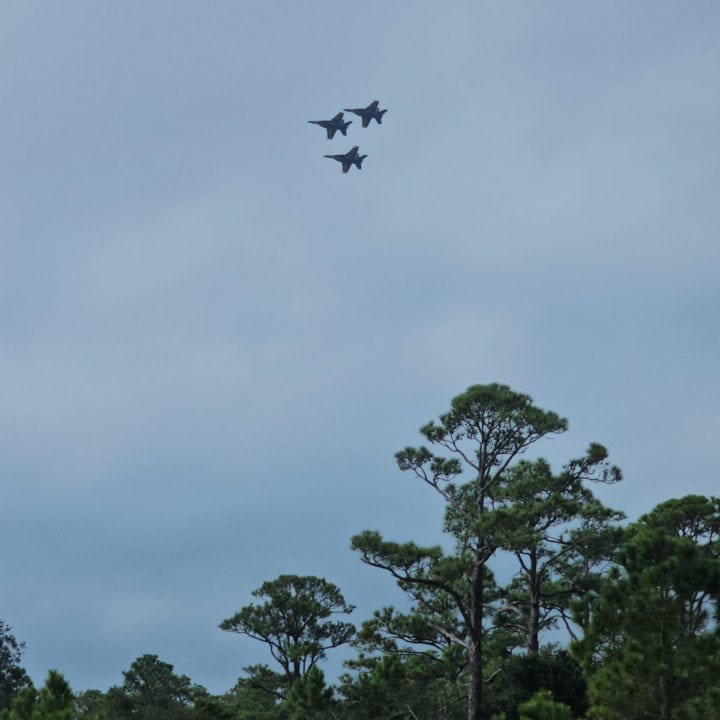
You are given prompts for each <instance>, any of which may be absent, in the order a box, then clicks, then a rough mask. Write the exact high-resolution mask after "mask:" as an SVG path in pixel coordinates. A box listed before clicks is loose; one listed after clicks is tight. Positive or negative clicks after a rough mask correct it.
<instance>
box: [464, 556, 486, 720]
mask: <svg viewBox="0 0 720 720" xmlns="http://www.w3.org/2000/svg"><path fill="white" fill-rule="evenodd" d="M484 580H485V562H484V561H483V559H482V558H481V557H477V558H476V559H475V569H474V573H473V582H472V596H471V599H470V612H471V615H472V627H471V628H470V638H471V644H470V650H469V651H468V655H469V658H468V659H469V661H470V688H469V692H468V720H483V710H482V696H483V605H484V597H483V590H484Z"/></svg>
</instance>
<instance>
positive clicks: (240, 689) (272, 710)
mask: <svg viewBox="0 0 720 720" xmlns="http://www.w3.org/2000/svg"><path fill="white" fill-rule="evenodd" d="M244 670H245V673H246V675H245V677H241V678H239V679H238V681H237V683H235V686H234V687H233V688H232V689H231V690H230V691H229V692H228V693H227V694H226V695H225V696H224V698H223V700H224V702H225V703H226V704H227V705H228V706H229V707H231V708H232V710H233V712H234V715H233V717H234V718H236V719H237V720H277V719H278V718H280V716H281V701H282V700H283V699H284V698H285V697H286V695H287V692H288V687H289V680H288V678H287V676H286V675H285V674H284V673H277V672H275V671H273V670H271V669H270V668H269V667H268V666H267V665H252V666H250V667H246V668H244Z"/></svg>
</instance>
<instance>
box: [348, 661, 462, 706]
mask: <svg viewBox="0 0 720 720" xmlns="http://www.w3.org/2000/svg"><path fill="white" fill-rule="evenodd" d="M359 665H362V667H361V668H359V671H358V672H357V674H356V675H352V676H351V675H345V676H343V678H341V680H342V682H341V685H340V694H341V695H342V697H343V702H342V703H341V704H340V705H339V707H338V709H337V713H339V717H340V718H342V720H366V718H373V720H437V719H438V718H442V719H443V720H462V719H463V718H465V717H466V715H467V691H466V677H465V676H464V675H461V676H457V675H453V674H451V673H448V667H447V666H445V665H444V664H443V663H439V662H437V661H435V660H432V659H431V658H429V657H426V656H418V657H406V658H403V657H400V656H398V655H386V656H383V657H380V658H377V657H375V658H364V660H363V661H362V663H359Z"/></svg>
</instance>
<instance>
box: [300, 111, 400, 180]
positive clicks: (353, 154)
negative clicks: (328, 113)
mask: <svg viewBox="0 0 720 720" xmlns="http://www.w3.org/2000/svg"><path fill="white" fill-rule="evenodd" d="M379 106H380V103H379V101H377V100H373V101H372V102H371V103H370V104H369V105H368V106H367V107H366V108H345V109H344V112H351V113H354V114H355V115H359V116H360V117H361V118H362V126H363V127H364V128H366V127H368V126H369V125H370V122H371V121H372V120H375V122H377V124H378V125H382V118H383V115H384V114H385V113H386V112H387V109H385V110H380V109H379ZM343 117H344V114H343V113H342V112H339V113H338V114H337V115H335V117H333V118H332V119H331V120H308V122H309V123H311V124H312V125H319V126H320V127H322V128H324V129H325V131H326V133H327V138H328V140H332V139H333V137H335V133H336V132H337V131H338V130H339V131H340V132H341V133H342V135H343V136H347V129H348V127H349V126H350V125H352V120H343ZM358 151H359V147H358V146H357V145H355V146H354V147H353V148H351V149H350V150H348V151H347V152H346V153H345V154H343V155H325V156H324V157H326V158H331V159H332V160H337V161H338V162H339V163H342V171H343V173H346V172H348V170H350V168H351V167H352V166H353V165H355V167H357V169H358V170H360V169H362V161H363V160H364V159H365V158H366V157H367V155H360V154H359V152H358Z"/></svg>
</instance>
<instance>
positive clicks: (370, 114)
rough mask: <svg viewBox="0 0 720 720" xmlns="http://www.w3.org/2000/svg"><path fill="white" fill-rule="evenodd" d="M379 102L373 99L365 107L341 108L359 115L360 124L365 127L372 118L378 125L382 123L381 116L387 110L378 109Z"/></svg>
mask: <svg viewBox="0 0 720 720" xmlns="http://www.w3.org/2000/svg"><path fill="white" fill-rule="evenodd" d="M379 104H380V102H379V101H378V100H373V101H372V102H371V103H370V104H369V105H368V106H367V107H366V108H343V110H345V112H351V113H355V114H356V115H359V116H360V117H361V118H362V126H363V127H364V128H366V127H367V126H368V125H369V124H370V121H371V120H372V119H373V118H375V120H377V122H378V125H382V116H383V115H384V114H385V113H386V112H387V109H385V110H378V105H379Z"/></svg>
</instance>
